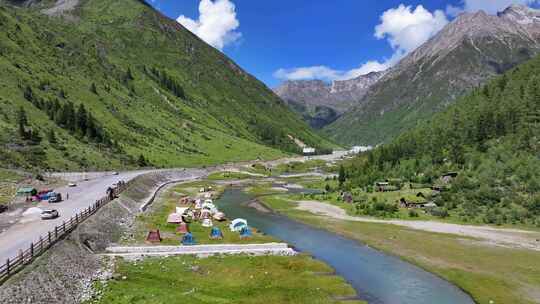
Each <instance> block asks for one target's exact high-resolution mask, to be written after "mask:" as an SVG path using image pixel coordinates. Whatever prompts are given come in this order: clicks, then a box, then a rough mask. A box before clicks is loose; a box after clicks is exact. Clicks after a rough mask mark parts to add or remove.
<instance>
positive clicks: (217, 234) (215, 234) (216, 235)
mask: <svg viewBox="0 0 540 304" xmlns="http://www.w3.org/2000/svg"><path fill="white" fill-rule="evenodd" d="M210 238H211V239H212V240H221V239H222V238H223V233H222V232H221V229H219V227H212V231H211V232H210Z"/></svg>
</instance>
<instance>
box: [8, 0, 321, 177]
mask: <svg viewBox="0 0 540 304" xmlns="http://www.w3.org/2000/svg"><path fill="white" fill-rule="evenodd" d="M15 2H19V4H20V3H23V4H25V8H21V7H15V6H11V5H10V4H7V3H6V2H2V1H0V29H1V30H0V75H1V76H0V131H1V132H0V166H21V167H29V166H38V167H44V168H47V167H50V168H53V169H75V168H81V167H82V168H95V169H100V168H112V167H124V166H136V165H145V164H146V163H148V162H149V163H151V164H153V165H157V166H181V165H196V164H207V163H217V162H224V161H232V160H240V159H254V158H257V157H259V156H260V157H266V158H268V157H277V156H280V155H283V152H281V151H285V152H298V147H297V146H296V145H295V144H294V141H293V140H291V139H290V138H291V136H292V137H293V138H298V139H300V140H302V141H303V142H305V143H307V144H309V145H312V146H316V147H321V148H328V147H330V146H331V144H330V143H329V142H327V141H325V140H323V139H322V138H321V137H319V136H318V135H315V134H314V133H312V132H311V130H310V129H309V127H308V126H307V125H305V124H304V123H303V122H301V121H300V120H299V119H298V118H297V116H295V115H294V114H293V113H291V112H290V111H289V110H288V109H287V106H286V105H284V103H283V102H282V101H281V100H280V99H279V98H278V97H277V96H276V95H275V94H274V93H273V92H272V91H271V90H269V89H268V88H267V87H266V86H265V85H264V84H262V83H261V82H259V81H258V80H256V79H255V78H254V77H252V76H251V75H249V74H247V73H246V72H245V71H243V70H242V69H241V68H240V67H238V66H237V65H236V64H235V63H234V62H232V61H231V60H229V59H228V58H226V57H225V56H224V55H223V54H222V53H221V52H219V51H217V50H215V49H214V48H212V47H210V46H208V45H207V44H205V43H204V42H202V41H201V40H200V39H198V38H197V37H196V36H194V35H193V34H192V33H191V32H189V31H188V30H186V29H185V28H183V27H182V26H181V25H179V24H178V23H177V22H175V21H173V20H170V19H168V18H166V17H164V16H163V15H161V14H160V13H158V12H156V11H155V10H154V9H152V8H151V7H150V6H148V5H147V4H145V3H144V2H142V1H137V0H118V1H108V0H92V1H76V0H75V1H68V2H70V3H75V4H77V5H76V6H75V7H74V8H73V9H71V10H69V8H70V7H69V5H68V6H67V8H68V10H63V9H65V8H66V7H64V6H54V5H55V3H54V2H55V1H15ZM79 2H80V3H79ZM10 3H13V1H10ZM27 6H29V7H27ZM44 12H46V13H47V14H48V15H47V14H44ZM81 105H82V106H81ZM21 108H22V109H23V110H24V112H25V113H24V114H26V116H27V117H26V119H24V117H22V118H21V116H24V115H23V114H22V113H20V109H21ZM21 120H22V121H23V122H24V123H22V124H21ZM21 125H22V126H21ZM289 135H290V136H289ZM40 139H41V140H40ZM140 155H143V156H144V158H145V159H139V156H140ZM137 160H139V161H137Z"/></svg>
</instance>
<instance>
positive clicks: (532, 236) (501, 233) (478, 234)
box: [297, 201, 540, 251]
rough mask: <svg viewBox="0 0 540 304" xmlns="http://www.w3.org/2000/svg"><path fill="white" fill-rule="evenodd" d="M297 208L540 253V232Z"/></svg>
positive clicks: (323, 206)
mask: <svg viewBox="0 0 540 304" xmlns="http://www.w3.org/2000/svg"><path fill="white" fill-rule="evenodd" d="M297 209H299V210H303V211H308V212H311V213H314V214H319V215H324V216H328V217H331V218H334V219H340V220H346V221H355V222H368V223H381V224H392V225H398V226H403V227H407V228H412V229H416V230H423V231H429V232H436V233H448V234H455V235H460V236H465V237H473V238H477V239H480V240H483V241H484V242H487V243H488V244H491V245H496V246H501V247H510V248H522V249H530V250H536V251H540V233H539V232H533V231H526V230H518V229H504V228H493V227H487V226H471V225H459V224H450V223H442V222H436V221H404V220H381V219H374V218H366V217H355V216H350V215H347V213H346V212H345V210H343V209H341V208H339V207H337V206H333V205H330V204H328V203H324V202H319V201H299V202H298V207H297Z"/></svg>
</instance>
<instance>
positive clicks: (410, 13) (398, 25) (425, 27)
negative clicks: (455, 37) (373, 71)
mask: <svg viewBox="0 0 540 304" xmlns="http://www.w3.org/2000/svg"><path fill="white" fill-rule="evenodd" d="M446 24H448V19H447V18H446V15H445V14H444V12H443V11H441V10H436V11H435V12H433V13H431V12H429V11H428V10H426V9H425V8H424V7H423V6H422V5H419V6H417V7H416V9H414V10H413V9H412V6H405V5H403V4H401V5H399V6H398V7H397V8H392V9H389V10H387V11H386V12H384V13H383V15H382V16H381V23H380V24H379V25H377V27H375V37H377V39H384V38H386V39H387V40H388V42H389V43H390V45H391V46H392V48H393V49H394V51H395V54H394V56H393V57H395V56H398V57H402V56H404V55H406V54H408V53H409V52H411V51H413V50H415V49H416V48H417V47H419V46H420V45H422V44H423V43H424V42H426V41H427V40H428V39H429V38H431V37H432V36H433V35H435V34H436V33H438V32H439V31H440V30H441V29H442V28H443V27H444V26H445V25H446Z"/></svg>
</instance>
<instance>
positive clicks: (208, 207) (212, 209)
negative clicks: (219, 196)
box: [201, 201, 218, 213]
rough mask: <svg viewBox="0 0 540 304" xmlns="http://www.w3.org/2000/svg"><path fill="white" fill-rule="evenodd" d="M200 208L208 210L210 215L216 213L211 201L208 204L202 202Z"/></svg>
mask: <svg viewBox="0 0 540 304" xmlns="http://www.w3.org/2000/svg"><path fill="white" fill-rule="evenodd" d="M201 207H202V209H208V210H210V211H211V212H212V213H216V212H218V209H217V208H216V205H214V204H213V203H212V201H210V202H208V201H206V202H204V204H202V206H201Z"/></svg>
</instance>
